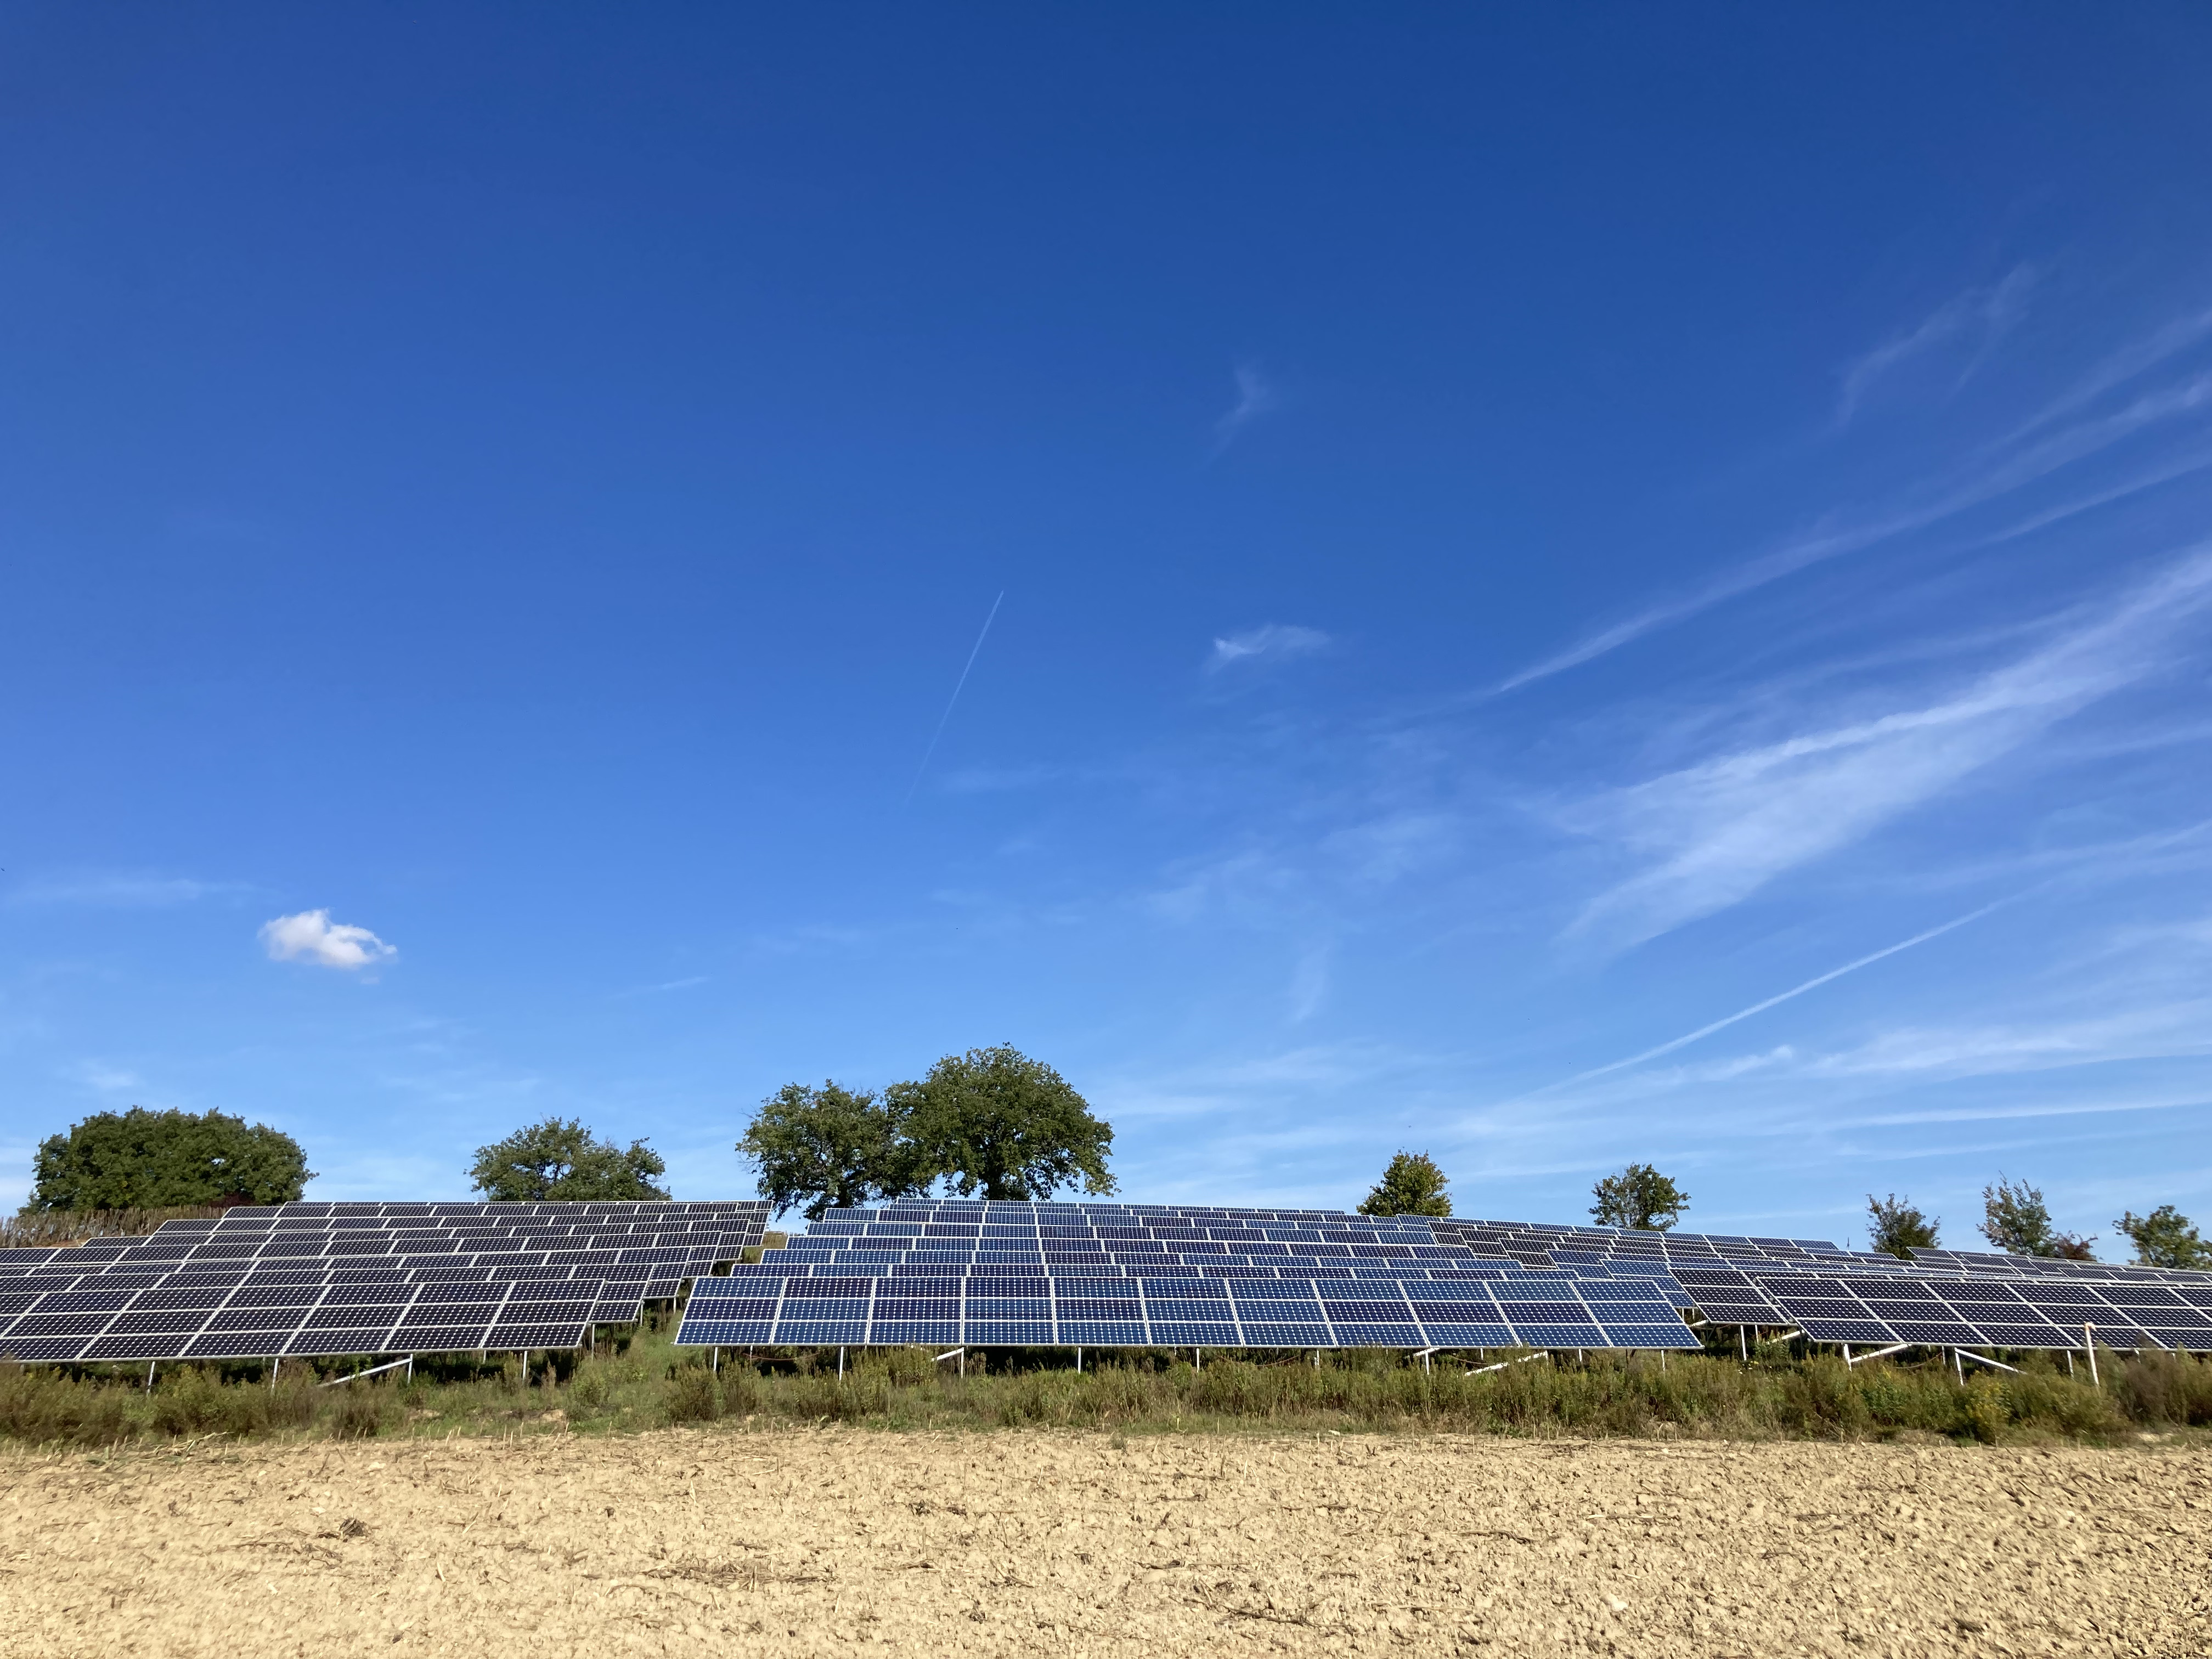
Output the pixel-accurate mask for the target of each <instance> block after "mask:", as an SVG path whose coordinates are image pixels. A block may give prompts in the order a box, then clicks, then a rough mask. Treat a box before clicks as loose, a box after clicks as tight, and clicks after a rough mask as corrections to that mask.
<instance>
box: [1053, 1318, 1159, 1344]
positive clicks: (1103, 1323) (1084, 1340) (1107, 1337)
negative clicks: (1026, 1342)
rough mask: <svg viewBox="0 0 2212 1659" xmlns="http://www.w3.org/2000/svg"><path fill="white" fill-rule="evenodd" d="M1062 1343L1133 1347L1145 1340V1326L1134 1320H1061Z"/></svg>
mask: <svg viewBox="0 0 2212 1659" xmlns="http://www.w3.org/2000/svg"><path fill="white" fill-rule="evenodd" d="M1144 1340H1145V1328H1144V1326H1143V1325H1142V1324H1140V1323H1139V1322H1136V1321H1134V1320H1118V1321H1117V1320H1070V1319H1068V1318H1066V1317H1065V1316H1063V1317H1062V1318H1061V1320H1060V1341H1061V1343H1062V1344H1068V1343H1081V1344H1084V1345H1085V1346H1098V1347H1131V1346H1140V1345H1141V1344H1142V1343H1143V1342H1144Z"/></svg>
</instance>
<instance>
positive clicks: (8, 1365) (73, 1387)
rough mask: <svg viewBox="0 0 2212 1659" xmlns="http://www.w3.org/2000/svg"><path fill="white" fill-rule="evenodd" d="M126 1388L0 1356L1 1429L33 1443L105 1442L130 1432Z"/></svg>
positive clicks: (100, 1444)
mask: <svg viewBox="0 0 2212 1659" xmlns="http://www.w3.org/2000/svg"><path fill="white" fill-rule="evenodd" d="M130 1394H131V1390H130V1389H129V1388H127V1387H125V1386H123V1385H120V1384H117V1383H88V1382H78V1381H76V1380H74V1379H72V1378H69V1377H65V1376H58V1375H57V1374H56V1373H55V1372H54V1371H53V1370H51V1369H49V1368H48V1367H46V1366H44V1365H18V1364H15V1363H14V1362H13V1361H0V1434H4V1435H6V1436H8V1437H9V1438H10V1439H15V1440H23V1441H27V1442H29V1443H32V1444H33V1445H55V1444H62V1445H80V1446H104V1445H109V1444H112V1443H114V1442H116V1441H118V1440H122V1439H125V1438H126V1437H128V1436H129V1435H130V1433H131V1410H130V1405H129V1395H130Z"/></svg>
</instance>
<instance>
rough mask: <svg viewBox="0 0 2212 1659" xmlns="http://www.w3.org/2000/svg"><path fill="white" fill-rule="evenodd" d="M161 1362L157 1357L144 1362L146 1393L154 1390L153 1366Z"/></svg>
mask: <svg viewBox="0 0 2212 1659" xmlns="http://www.w3.org/2000/svg"><path fill="white" fill-rule="evenodd" d="M158 1364H161V1361H160V1360H158V1359H149V1360H148V1361H147V1362H146V1392H147V1393H148V1394H151V1393H153V1392H154V1367H155V1366H156V1365H158Z"/></svg>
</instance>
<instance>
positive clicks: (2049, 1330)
mask: <svg viewBox="0 0 2212 1659" xmlns="http://www.w3.org/2000/svg"><path fill="white" fill-rule="evenodd" d="M1672 1277H1673V1278H1674V1279H1675V1281H1676V1282H1677V1283H1679V1284H1680V1285H1681V1286H1682V1288H1683V1289H1684V1290H1685V1291H1686V1292H1687V1293H1688V1294H1689V1296H1690V1297H1691V1298H1692V1300H1693V1301H1694V1302H1695V1303H1696V1304H1697V1307H1698V1310H1699V1312H1701V1313H1702V1314H1704V1316H1705V1317H1706V1318H1707V1319H1709V1320H1711V1322H1713V1323H1715V1324H1719V1325H1755V1326H1765V1327H1771V1328H1783V1327H1788V1326H1795V1327H1796V1328H1798V1329H1800V1330H1802V1331H1803V1332H1804V1334H1806V1335H1807V1336H1808V1337H1810V1338H1812V1339H1813V1340H1814V1341H1817V1342H1863V1343H1879V1344H1889V1343H1898V1342H1909V1343H1914V1344H1919V1345H1924V1346H1939V1347H1957V1346H1970V1347H1972V1346H1995V1347H2003V1348H2079V1347H2081V1346H2084V1345H2085V1344H2086V1342H2087V1340H2089V1339H2088V1338H2087V1336H2085V1334H2084V1327H2085V1326H2087V1327H2093V1328H2094V1329H2095V1340H2097V1341H2099V1342H2100V1343H2103V1344H2105V1345H2106V1346H2109V1347H2115V1348H2139V1347H2144V1346H2157V1347H2166V1348H2181V1349H2186V1350H2190V1351H2192V1352H2212V1284H2207V1285H2156V1284H2149V1283H2145V1282H2142V1281H2121V1280H2112V1281H2108V1282H2105V1283H2094V1282H2091V1281H2087V1280H2078V1279H2076V1280H2059V1279H2012V1280H2005V1279H1995V1278H1988V1277H1984V1278H1954V1279H1941V1278H1937V1277H1935V1276H1933V1275H1925V1276H1918V1277H1915V1278H1912V1279H1896V1278H1875V1277H1874V1276H1873V1275H1848V1274H1840V1273H1745V1272H1735V1271H1730V1270H1728V1269H1724V1268H1723V1269H1699V1268H1691V1267H1683V1268H1678V1269H1676V1270H1675V1271H1674V1274H1673V1275H1672ZM2145 1339H2148V1340H2145Z"/></svg>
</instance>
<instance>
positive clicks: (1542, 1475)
mask: <svg viewBox="0 0 2212 1659" xmlns="http://www.w3.org/2000/svg"><path fill="white" fill-rule="evenodd" d="M0 1632H5V1636H4V1638H0V1648H4V1650H5V1651H6V1652H7V1653H8V1654H9V1656H11V1659H30V1656H34V1655H35V1656H46V1655H66V1656H80V1655H100V1656H113V1655H125V1654H144V1655H159V1656H164V1659H167V1656H179V1659H181V1656H191V1655H202V1654H205V1655H222V1656H226V1659H234V1656H258V1655H264V1654H265V1655H277V1654H285V1655H314V1656H324V1655H331V1654H368V1653H379V1654H386V1653H389V1654H416V1653H436V1654H456V1655H466V1656H470V1659H483V1656H495V1659H513V1656H521V1655H536V1654H562V1655H575V1654H601V1653H605V1654H632V1653H650V1654H661V1653H681V1654H690V1653H702V1654H703V1653H715V1654H723V1653H738V1654H750V1653H771V1652H772V1653H777V1654H793V1653H829V1652H844V1651H848V1650H854V1649H860V1648H879V1649H884V1650H895V1651H897V1652H899V1653H902V1654H915V1655H921V1654H939V1653H943V1654H961V1655H967V1656H981V1655H994V1654H1035V1653H1053V1654H1069V1655H1077V1654H1102V1655H1137V1654H1156V1655H1162V1656H1183V1655H1191V1654H1199V1653H1207V1654H1212V1653H1245V1652H1249V1653H1255V1654H1260V1653H1289V1654H1365V1653H1401V1652H1410V1653H1415V1654H1426V1653H1464V1652H1477V1651H1480V1652H1489V1653H1496V1654H1501V1655H1505V1654H1510V1655H1516V1656H1520V1655H1551V1654H1623V1655H1661V1654H1680V1655H1695V1656H1700V1659H1708V1656H1723V1655H1744V1656H1758V1659H1770V1656H1783V1655H1795V1654H1851V1655H1922V1654H1945V1655H1953V1654H2007V1655H2010V1654H2046V1653H2049V1654H2059V1653H2063V1654H2149V1655H2159V1656H2173V1659H2180V1656H2198V1655H2204V1654H2207V1653H2212V1454H2208V1453H2207V1452H2205V1451H2203V1450H2202V1449H2185V1448H2183V1447H2179V1446H2158V1445H2145V1446H2143V1447H2142V1449H2128V1450H2118V1451H2115V1450H2086V1449H2047V1450H2042V1449H1996V1448H1972V1449H1962V1448H1958V1447H1954V1446H1950V1445H1935V1446H1910V1447H1907V1446H1896V1445H1816V1444H1807V1443H1767V1444H1743V1443H1733V1444H1729V1443H1652V1442H1634V1441H1619V1440H1615V1441H1604V1442H1563V1441H1548V1442H1546V1441H1536V1442H1530V1441H1516V1440H1507V1439H1501V1438H1496V1437H1445V1436H1430V1437H1364V1436H1337V1435H1320V1436H1300V1437H1264V1436H1259V1435H1222V1436H1195V1435H1194V1436H1175V1435H1160V1436H1140V1437H1130V1438H1128V1439H1127V1442H1126V1443H1117V1439H1116V1438H1115V1437H1109V1436H1106V1435H1103V1434H1062V1433H1049V1432H1012V1433H1002V1434H884V1433H870V1432H866V1431H852V1430H839V1431H820V1432H807V1431H792V1430H777V1431H769V1432H757V1431H754V1432H748V1431H742V1430H734V1429H725V1430H719V1431H683V1430H672V1431H666V1432H661V1433H654V1434H648V1435H640V1436H635V1437H624V1438H618V1439H617V1438H605V1439H601V1438H590V1439H586V1438H581V1437H567V1436H562V1435H550V1436H539V1437H532V1438H528V1439H518V1440H510V1441H505V1442H501V1441H488V1440H480V1439H479V1440H453V1441H445V1442H438V1441H427V1442H426V1441H412V1442H402V1443H377V1442H374V1441H372V1442H368V1443H315V1444H307V1445H301V1444H293V1445H282V1444H270V1445H264V1446H247V1447H243V1448H239V1449H222V1448H221V1447H220V1446H201V1447H197V1448H191V1449H185V1450H182V1451H179V1450H177V1449H167V1450H154V1449H145V1450H128V1451H124V1452H120V1453H118V1454H115V1455H109V1456H91V1457H88V1456H87V1455H83V1454H82V1453H76V1454H70V1455H57V1454H34V1453H28V1452H21V1451H12V1452H0Z"/></svg>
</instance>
